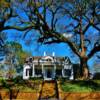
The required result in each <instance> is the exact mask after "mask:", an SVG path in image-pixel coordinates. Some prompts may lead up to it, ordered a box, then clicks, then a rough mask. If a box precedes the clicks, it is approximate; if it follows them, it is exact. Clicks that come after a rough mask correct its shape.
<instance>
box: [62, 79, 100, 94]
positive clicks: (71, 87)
mask: <svg viewBox="0 0 100 100" xmlns="http://www.w3.org/2000/svg"><path fill="white" fill-rule="evenodd" d="M60 86H61V90H62V91H64V92H98V91H100V80H88V81H61V82H60Z"/></svg>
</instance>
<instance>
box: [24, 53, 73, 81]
mask: <svg viewBox="0 0 100 100" xmlns="http://www.w3.org/2000/svg"><path fill="white" fill-rule="evenodd" d="M72 66H73V64H72V63H71V61H70V59H69V58H68V57H56V56H55V54H54V53H53V54H52V56H47V55H46V53H44V56H38V57H36V56H35V57H30V58H28V59H26V62H25V64H24V66H23V79H29V78H31V77H32V78H34V77H41V78H43V79H44V80H53V79H55V78H57V77H64V78H67V79H70V80H73V67H72Z"/></svg>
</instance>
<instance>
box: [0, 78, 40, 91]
mask: <svg viewBox="0 0 100 100" xmlns="http://www.w3.org/2000/svg"><path fill="white" fill-rule="evenodd" d="M0 84H1V87H2V90H7V91H9V90H11V89H13V90H19V91H23V92H37V91H39V86H40V85H41V84H42V80H26V81H25V80H22V79H18V80H17V79H13V80H11V82H10V83H9V82H7V80H1V82H0Z"/></svg>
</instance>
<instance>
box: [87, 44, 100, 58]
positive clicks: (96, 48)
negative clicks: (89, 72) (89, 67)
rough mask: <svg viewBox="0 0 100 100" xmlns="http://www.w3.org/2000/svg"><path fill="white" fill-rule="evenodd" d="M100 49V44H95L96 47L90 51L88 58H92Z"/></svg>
mask: <svg viewBox="0 0 100 100" xmlns="http://www.w3.org/2000/svg"><path fill="white" fill-rule="evenodd" d="M99 51H100V45H98V46H95V47H94V48H93V49H92V50H91V51H90V53H89V54H88V58H89V59H90V58H91V57H92V56H93V55H94V54H95V53H96V52H99Z"/></svg>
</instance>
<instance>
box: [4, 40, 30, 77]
mask: <svg viewBox="0 0 100 100" xmlns="http://www.w3.org/2000/svg"><path fill="white" fill-rule="evenodd" d="M6 49H7V53H6V54H5V56H6V58H5V65H7V66H8V74H7V77H8V78H12V77H13V75H15V73H16V71H17V72H21V71H22V69H23V65H24V62H25V59H26V58H27V57H29V56H30V55H31V54H29V53H28V52H25V51H23V49H22V46H21V45H20V44H19V43H17V42H13V41H12V42H7V43H6Z"/></svg>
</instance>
